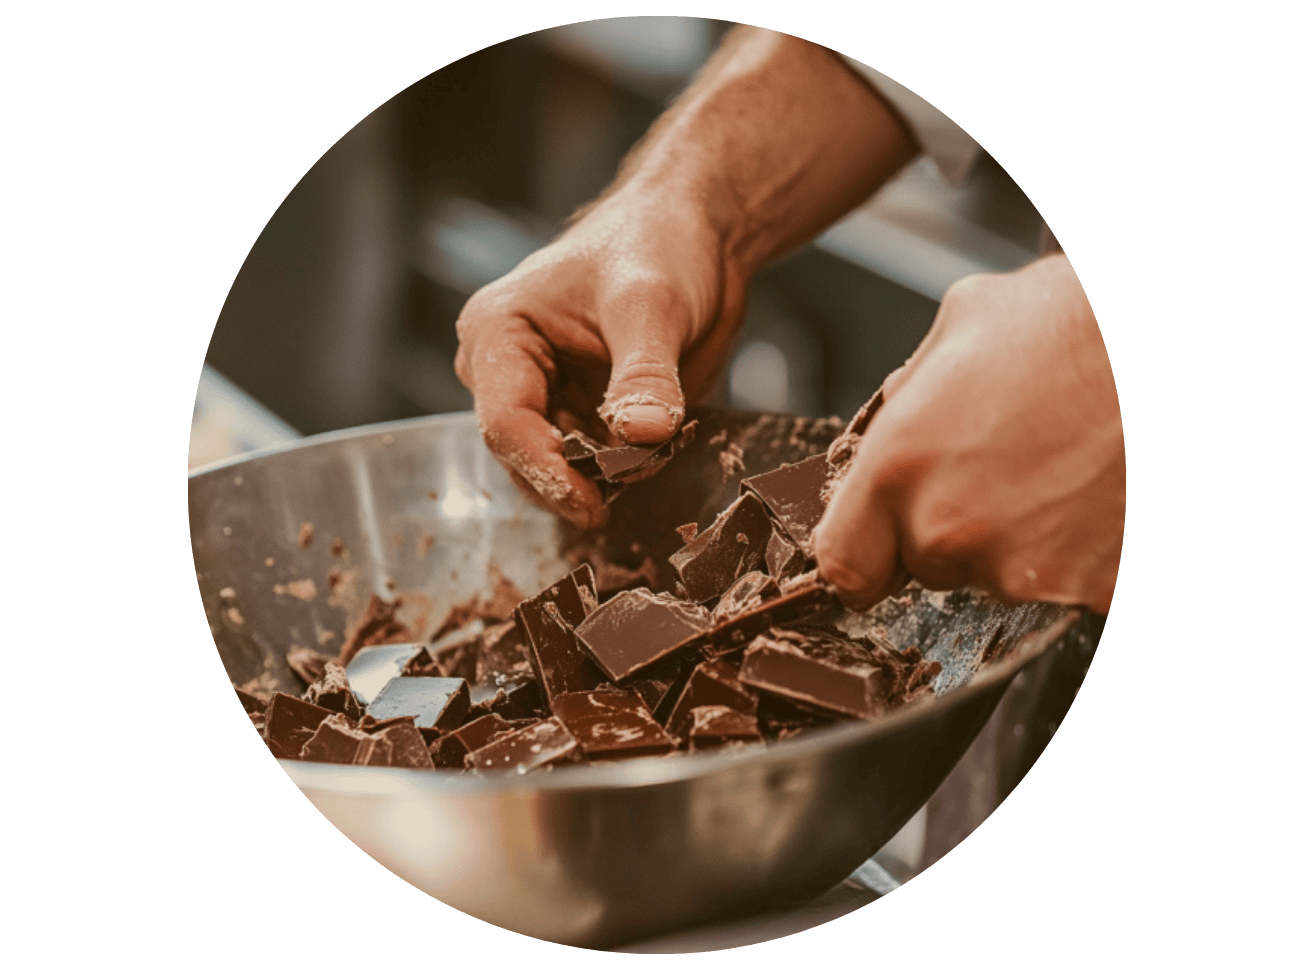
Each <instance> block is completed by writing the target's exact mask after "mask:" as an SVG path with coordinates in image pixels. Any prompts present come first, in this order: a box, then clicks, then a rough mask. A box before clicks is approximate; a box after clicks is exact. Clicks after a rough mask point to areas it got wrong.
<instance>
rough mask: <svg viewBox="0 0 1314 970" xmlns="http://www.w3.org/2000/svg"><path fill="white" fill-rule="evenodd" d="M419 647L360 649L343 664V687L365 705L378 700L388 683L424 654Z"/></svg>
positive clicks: (422, 649) (390, 645)
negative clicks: (348, 687) (349, 690)
mask: <svg viewBox="0 0 1314 970" xmlns="http://www.w3.org/2000/svg"><path fill="white" fill-rule="evenodd" d="M425 653H427V651H426V650H425V646H424V644H423V643H394V644H388V645H386V646H377V647H363V648H361V649H360V650H359V651H357V653H356V655H355V656H354V657H352V659H351V663H349V664H347V667H346V669H347V683H349V684H350V685H351V689H352V690H353V691H355V692H356V696H357V697H359V698H360V699H361V701H362V702H363V703H365V704H369V703H371V702H372V701H373V700H374V698H376V697H378V696H379V691H381V690H383V688H384V686H385V685H387V683H388V681H390V680H392V679H393V678H394V677H400V676H401V673H402V671H403V670H405V669H406V668H407V666H409V665H410V663H411V662H412V661H414V660H415V659H416V657H417V656H419V655H421V654H425Z"/></svg>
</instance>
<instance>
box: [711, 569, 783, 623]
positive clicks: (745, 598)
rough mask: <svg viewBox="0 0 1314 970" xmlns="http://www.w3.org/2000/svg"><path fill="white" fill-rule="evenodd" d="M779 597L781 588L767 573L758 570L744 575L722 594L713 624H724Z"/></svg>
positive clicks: (714, 612)
mask: <svg viewBox="0 0 1314 970" xmlns="http://www.w3.org/2000/svg"><path fill="white" fill-rule="evenodd" d="M779 595H780V587H779V586H777V585H776V581H775V580H774V579H772V578H771V577H770V576H768V575H767V574H766V573H763V572H759V571H757V570H753V571H752V572H749V573H744V575H742V576H740V577H739V578H738V579H736V580H735V581H734V582H733V583H731V584H730V588H729V589H727V590H726V591H725V592H724V593H722V594H721V599H720V600H719V601H718V602H717V604H716V608H715V609H713V610H712V622H713V623H722V622H724V621H726V620H729V619H731V618H733V617H735V616H738V615H739V614H740V613H743V612H745V611H747V610H751V609H755V608H756V607H758V606H761V605H762V604H763V603H764V602H766V601H767V600H771V599H775V598H776V597H777V596H779Z"/></svg>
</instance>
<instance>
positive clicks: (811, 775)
mask: <svg viewBox="0 0 1314 970" xmlns="http://www.w3.org/2000/svg"><path fill="white" fill-rule="evenodd" d="M701 420H702V427H701V428H700V433H699V435H698V437H697V439H696V441H695V443H694V445H693V446H692V447H691V448H690V449H689V450H688V451H687V452H686V453H684V454H683V455H682V456H681V457H680V458H678V459H677V461H676V462H674V463H672V465H671V466H669V467H668V469H666V470H665V471H663V473H662V474H661V475H659V476H657V477H656V478H654V479H652V480H650V481H649V482H644V483H641V484H640V485H638V486H635V487H633V488H632V489H631V491H629V492H627V493H626V494H625V495H624V496H623V497H622V499H621V500H620V504H619V506H618V508H617V510H616V512H615V514H614V516H613V522H612V524H611V526H609V530H608V540H609V542H610V543H611V544H612V545H613V546H614V547H615V548H616V549H617V550H620V552H621V554H623V552H624V550H625V549H626V548H628V547H629V544H630V543H631V542H632V541H633V538H634V536H636V535H638V534H639V533H640V532H643V533H645V534H648V535H649V541H657V543H658V545H659V546H660V545H661V543H662V542H665V541H668V540H666V539H658V540H652V538H651V536H653V535H656V536H666V535H667V534H668V533H669V542H670V544H671V548H672V549H673V548H674V546H675V545H676V544H678V542H679V540H678V537H676V536H675V534H674V531H673V525H676V524H680V523H682V522H688V521H692V520H698V521H699V522H700V523H701V524H703V525H705V524H707V522H708V521H710V518H711V517H712V516H713V515H714V514H715V512H716V511H717V510H718V509H719V508H721V507H723V506H724V504H725V503H726V501H727V497H728V496H729V495H731V494H733V491H734V489H735V486H736V481H737V476H730V477H727V476H726V475H725V474H724V473H723V469H722V466H721V463H720V462H719V461H718V459H717V456H718V455H719V454H720V451H721V445H720V442H721V441H723V440H725V439H723V438H719V437H718V435H717V432H721V431H724V432H725V434H726V436H727V437H728V438H729V439H730V440H732V441H734V440H738V441H740V442H741V443H743V444H745V445H746V446H747V447H746V448H745V451H746V456H747V468H746V470H744V471H743V472H742V473H741V474H752V473H754V472H756V471H759V470H764V469H765V468H767V467H774V465H775V464H778V463H779V462H780V461H782V460H796V459H798V458H801V457H804V456H806V455H807V454H811V453H815V452H816V451H817V450H818V449H820V448H822V447H824V446H825V444H826V442H827V441H829V440H830V438H832V437H833V436H834V434H835V433H836V431H837V430H838V425H837V424H836V423H835V422H834V421H801V420H796V419H791V418H784V417H777V416H771V415H754V414H745V413H734V412H708V413H705V414H703V415H702V419H701ZM188 486H189V501H190V510H191V528H192V542H193V550H194V554H195V560H196V569H197V577H198V581H199V583H200V587H201V594H202V599H203V602H204V604H205V609H206V613H207V616H208V617H209V620H210V624H211V629H212V631H213V633H214V636H215V641H216V644H217V645H218V648H219V651H220V654H221V656H222V658H223V662H224V664H225V667H226V668H227V670H228V673H229V676H230V677H231V679H232V680H233V681H234V682H236V683H242V682H245V681H247V680H249V679H251V678H252V677H258V676H259V677H264V678H265V679H266V680H267V681H268V682H274V683H277V684H279V685H281V686H282V687H283V688H284V689H287V690H291V691H299V690H300V689H301V687H300V684H299V682H298V681H297V680H296V679H295V677H294V675H293V674H292V672H291V670H290V669H289V668H288V666H287V664H286V661H285V655H286V652H287V650H288V649H289V648H291V647H293V646H309V647H314V648H316V649H319V650H322V651H324V652H334V651H335V650H336V649H337V647H338V646H339V645H340V644H341V637H342V635H343V631H344V630H345V629H346V628H348V627H349V626H350V625H351V623H352V622H353V621H354V620H355V619H356V618H357V616H358V615H359V614H360V611H361V610H362V609H363V607H364V604H365V602H366V601H367V599H368V597H369V594H370V593H371V592H377V593H378V594H380V595H381V596H384V597H385V598H390V597H391V596H392V595H395V592H400V593H402V594H403V595H404V597H405V599H406V606H405V608H404V610H403V613H402V616H403V618H404V619H406V620H407V621H408V622H410V623H411V624H412V625H413V626H414V628H416V629H417V630H421V631H428V630H431V629H433V628H434V626H435V625H436V624H437V623H438V622H439V621H441V620H442V618H443V616H444V615H445V613H446V611H447V609H448V608H449V607H450V606H451V605H452V604H454V603H456V602H459V601H461V600H463V599H465V598H467V597H469V596H470V595H471V594H472V593H475V592H478V591H479V590H481V589H483V588H484V587H485V586H486V583H487V575H488V573H487V570H488V569H489V567H490V566H495V567H496V568H498V569H500V570H501V571H502V572H503V573H504V574H505V575H506V576H507V577H508V578H509V579H511V580H512V581H513V582H514V583H516V584H517V585H518V586H519V587H520V588H521V589H522V590H525V591H530V592H532V591H535V590H537V589H539V588H540V587H542V586H544V585H546V584H547V583H549V582H551V581H553V580H555V579H557V578H558V577H559V576H560V575H561V574H562V573H563V572H564V571H565V570H566V568H567V566H566V562H565V561H564V560H563V559H562V557H561V555H560V549H561V543H562V540H563V535H562V533H561V526H560V525H559V524H558V522H557V521H556V520H554V519H553V518H552V517H550V516H548V515H546V514H544V513H542V512H540V511H539V510H537V509H535V508H534V507H532V506H531V505H529V504H528V503H526V502H525V501H524V499H523V498H522V497H521V496H519V495H518V494H517V492H516V490H515V488H514V486H513V485H512V484H511V482H510V481H509V479H508V478H507V476H506V475H505V473H504V472H503V471H502V469H501V467H500V466H499V465H498V464H497V463H496V462H495V461H494V460H493V459H492V458H491V456H489V454H488V453H487V451H486V450H485V449H484V446H483V444H482V442H481V441H480V438H479V435H478V432H477V430H476V428H475V423H474V420H473V417H472V416H471V415H469V414H459V415H444V416H437V417H431V418H422V419H417V420H413V421H404V422H397V423H393V424H389V425H380V426H374V427H369V428H361V429H356V430H352V431H347V432H338V433H333V434H328V435H321V436H318V437H315V438H309V439H305V440H302V441H299V442H296V443H295V444H292V445H288V446H284V447H280V448H276V449H271V450H268V451H264V452H261V453H257V454H254V455H251V456H248V457H243V458H241V459H238V460H234V461H230V462H226V463H222V464H219V465H215V466H210V467H208V468H204V469H200V470H198V471H196V472H194V473H193V474H192V475H191V476H190V478H189V482H188ZM302 523H310V524H311V525H312V526H313V529H314V538H313V540H312V541H311V542H310V544H309V545H308V546H307V547H305V548H302V547H301V545H300V544H299V542H298V537H299V535H301V534H302ZM668 526H671V528H668ZM335 539H339V540H341V543H342V549H341V550H340V551H339V552H335V551H334V549H333V548H332V547H333V545H334V542H333V540H335ZM658 551H659V552H665V551H666V550H664V549H659V550H658ZM331 571H336V575H335V581H334V583H333V584H332V588H331V589H330V586H331V584H330V582H329V578H328V577H329V575H330V572H331ZM307 580H309V581H310V583H313V584H314V587H313V591H312V589H311V587H310V584H309V583H307V582H306V581H307ZM1075 619H1076V618H1075V615H1074V614H1073V612H1072V611H1068V610H1064V609H1061V608H1058V607H1054V606H1048V605H1042V604H1030V605H1027V606H1022V607H1016V608H1012V609H1007V608H1004V607H1002V606H999V605H998V604H994V603H990V602H988V601H985V600H983V599H982V598H980V597H978V596H974V595H971V594H969V593H968V592H967V591H959V592H956V593H952V594H919V593H914V594H912V595H910V596H908V597H906V601H905V602H895V601H890V602H888V603H887V605H886V607H885V608H884V609H883V611H882V612H880V613H879V614H878V615H876V616H874V617H869V618H854V617H848V618H847V621H846V622H851V623H855V624H858V625H861V624H862V623H868V624H876V625H878V626H880V627H881V628H882V629H883V631H884V632H885V633H886V634H887V635H888V636H890V638H891V639H893V640H894V641H895V642H896V643H897V644H898V645H900V646H903V645H906V644H909V643H917V644H918V645H919V646H921V647H922V648H923V650H924V652H926V653H927V654H928V655H929V656H930V657H932V658H934V659H937V660H939V661H940V662H941V663H942V664H943V666H944V672H943V673H942V674H941V675H940V677H939V678H938V679H937V681H936V685H935V687H936V695H937V696H936V697H935V699H934V700H932V701H928V702H926V703H923V704H921V705H918V706H915V707H910V708H907V709H904V710H901V711H898V712H896V713H894V714H893V715H891V716H889V717H887V718H885V719H884V720H881V721H877V722H871V723H851V724H843V725H837V726H834V727H831V728H827V729H824V730H819V731H817V732H815V733H814V734H811V735H806V736H803V737H800V738H797V739H794V740H791V741H788V742H785V743H782V744H779V745H776V746H774V747H769V748H765V749H756V750H739V751H729V752H711V753H703V754H698V755H690V756H685V757H672V758H660V759H643V760H639V761H631V762H625V763H619V764H611V765H596V766H580V767H571V768H566V769H562V770H557V771H553V772H550V773H540V774H530V775H525V776H517V775H511V776H501V777H499V776H489V777H478V778H476V777H469V776H459V775H458V776H449V775H447V774H445V773H434V772H420V771H410V770H402V769H379V768H364V767H340V766H333V765H320V764H307V763H298V762H290V761H285V762H283V766H284V768H285V769H286V770H287V772H288V774H289V775H290V776H291V777H292V779H293V780H294V781H295V782H296V784H297V785H298V786H299V787H300V788H301V790H302V791H303V792H304V793H305V794H306V796H307V797H308V798H309V799H310V800H311V802H313V803H314V804H315V806H316V807H317V808H319V810H320V811H321V812H323V813H324V814H325V816H327V817H328V818H329V820H330V821H332V822H333V823H334V824H335V825H336V826H337V827H338V828H339V829H341V830H342V831H343V832H344V833H345V834H346V835H347V836H348V837H350V838H351V839H352V840H353V841H354V842H355V843H356V844H357V845H359V846H360V847H361V848H363V849H364V850H365V851H366V852H368V853H369V854H370V855H372V856H373V857H374V858H375V859H377V860H378V861H379V862H381V863H383V865H385V866H387V867H388V868H389V869H391V870H392V871H393V872H395V873H397V874H398V875H400V876H401V877H402V878H404V879H406V880H408V881H409V882H411V883H413V884H414V885H416V886H418V887H419V888H421V889H423V890H424V891H425V892H428V893H430V894H431V895H433V896H435V897H437V898H438V899H440V900H442V901H443V902H445V903H448V904H450V905H452V906H454V907H456V908H458V909H460V910H463V911H464V912H466V913H469V914H471V915H474V916H477V917H479V918H481V919H484V920H487V921H488V922H490V923H494V924H497V925H499V926H503V927H506V928H508V929H512V930H516V931H518V932H521V933H525V934H528V935H531V936H536V937H540V938H543V939H547V940H553V941H557V942H561V943H570V944H574V945H579V946H591V947H604V946H610V945H616V944H619V943H622V942H626V941H629V940H634V939H638V938H641V937H644V936H647V935H652V934H657V933H662V932H667V931H671V930H674V929H677V928H681V927H685V926H689V925H692V924H695V923H699V922H702V921H706V920H712V919H717V918H724V917H729V916H733V915H740V914H744V913H747V912H750V911H753V910H758V909H763V908H766V907H770V906H773V905H779V904H782V903H787V902H790V901H793V900H800V899H803V898H806V897H808V896H809V895H811V894H815V893H818V892H821V891H823V890H825V889H827V888H828V887H830V886H832V885H834V884H835V883H837V882H838V881H839V880H841V879H842V878H844V877H845V876H846V875H847V874H848V873H849V872H851V871H852V870H853V869H854V868H855V867H857V866H858V865H859V864H860V863H861V862H862V861H863V860H864V859H866V858H867V857H869V856H870V855H871V854H872V853H874V852H875V851H876V849H878V848H879V847H880V846H881V845H883V844H884V843H885V842H886V841H887V840H888V839H889V838H890V837H891V836H892V835H893V834H894V833H895V832H896V831H897V830H898V829H899V828H900V827H901V826H902V825H903V824H904V823H905V822H906V821H907V820H908V819H909V818H911V816H912V815H913V814H914V812H916V810H917V809H918V808H919V807H920V806H921V805H922V804H924V803H925V802H926V800H927V799H928V798H929V797H930V795H931V794H932V793H933V792H934V790H935V789H936V787H937V786H938V785H939V784H940V782H941V781H943V780H944V778H945V777H946V776H947V774H948V773H949V771H950V770H951V768H952V767H953V765H954V764H955V762H956V761H957V760H958V759H959V758H960V756H961V755H962V753H963V752H964V751H965V750H966V748H967V747H968V745H969V744H970V743H971V741H972V739H973V737H974V736H975V735H976V734H977V732H978V731H979V730H980V729H981V727H982V725H983V724H984V723H985V722H986V720H987V719H988V718H989V716H990V714H991V712H992V711H993V709H994V707H995V705H996V704H997V703H998V701H999V699H1000V697H1001V696H1002V694H1003V692H1004V690H1005V688H1006V687H1007V685H1008V682H1009V680H1010V679H1011V678H1012V677H1013V675H1014V674H1015V673H1016V672H1017V671H1018V670H1019V669H1021V667H1022V666H1023V665H1025V664H1026V663H1028V662H1029V661H1030V660H1032V659H1034V658H1035V657H1036V656H1038V655H1039V654H1040V653H1041V652H1042V651H1044V650H1045V649H1047V648H1048V647H1050V646H1051V645H1053V644H1054V643H1056V642H1058V641H1059V640H1060V639H1061V638H1063V637H1064V636H1065V635H1069V633H1070V631H1071V629H1072V627H1073V624H1074V622H1075ZM991 641H993V642H994V643H995V646H996V647H999V646H1001V645H1002V646H1003V647H1004V648H1005V649H1002V650H1000V651H999V652H1000V653H1001V654H1002V655H1003V659H1002V660H999V661H998V662H995V663H992V664H989V665H987V666H985V667H984V668H982V667H981V654H982V651H983V650H984V649H985V648H986V647H987V646H988V645H989V643H990V642H991ZM236 710H237V708H236V705H235V711H236ZM234 716H237V714H236V713H235V715H234Z"/></svg>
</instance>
